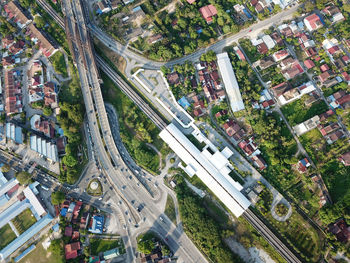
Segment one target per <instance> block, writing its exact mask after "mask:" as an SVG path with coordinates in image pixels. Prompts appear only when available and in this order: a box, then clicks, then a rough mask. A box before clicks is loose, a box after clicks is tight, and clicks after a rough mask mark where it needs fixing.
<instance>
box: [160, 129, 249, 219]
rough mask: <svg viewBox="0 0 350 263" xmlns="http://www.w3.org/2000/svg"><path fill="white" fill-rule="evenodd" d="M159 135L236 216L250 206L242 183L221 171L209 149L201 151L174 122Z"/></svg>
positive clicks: (187, 168)
mask: <svg viewBox="0 0 350 263" xmlns="http://www.w3.org/2000/svg"><path fill="white" fill-rule="evenodd" d="M159 136H160V137H161V138H162V139H163V140H164V141H165V142H166V143H167V144H168V145H169V146H170V148H171V149H172V150H173V151H174V152H175V153H176V154H177V155H178V156H179V157H180V159H181V160H182V161H183V162H185V163H186V170H191V171H193V172H192V174H196V175H197V176H198V178H199V179H201V180H202V181H203V183H205V185H206V186H207V187H208V188H209V189H210V190H211V191H212V192H213V193H214V194H215V195H216V196H217V197H218V198H219V199H220V200H221V201H222V202H223V203H224V204H225V205H226V207H227V208H228V209H230V211H231V212H232V213H233V214H234V215H235V216H236V217H239V216H240V215H242V214H243V212H244V211H245V210H246V209H247V208H248V207H249V206H250V201H249V200H248V199H247V198H246V197H245V196H244V195H243V194H242V193H241V192H240V190H241V189H242V187H241V185H240V184H239V183H237V182H235V181H234V180H232V178H230V177H228V174H226V173H224V172H221V171H220V170H219V169H218V168H217V167H216V166H215V165H214V164H213V162H212V160H210V159H212V158H211V156H209V155H208V153H206V154H204V151H207V150H204V151H203V152H201V151H200V150H199V149H198V148H197V147H196V146H195V145H194V144H193V143H192V142H191V141H190V140H189V139H187V137H186V136H185V135H184V134H183V133H182V132H181V131H180V130H179V129H178V128H177V127H176V126H175V125H174V124H169V125H168V126H167V127H166V128H165V129H164V130H162V131H161V132H160V134H159ZM219 153H220V152H219ZM212 156H215V153H214V155H212ZM237 188H239V189H237Z"/></svg>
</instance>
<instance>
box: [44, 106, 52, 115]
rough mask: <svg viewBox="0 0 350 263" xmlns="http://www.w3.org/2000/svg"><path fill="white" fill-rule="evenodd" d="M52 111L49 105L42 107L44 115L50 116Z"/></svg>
mask: <svg viewBox="0 0 350 263" xmlns="http://www.w3.org/2000/svg"><path fill="white" fill-rule="evenodd" d="M52 112H53V111H52V109H51V108H50V107H48V106H45V107H44V108H43V114H44V115H45V116H51V114H52Z"/></svg>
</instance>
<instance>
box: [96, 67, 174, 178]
mask: <svg viewBox="0 0 350 263" xmlns="http://www.w3.org/2000/svg"><path fill="white" fill-rule="evenodd" d="M101 77H102V79H103V82H104V84H103V89H102V92H103V96H104V99H105V100H106V101H108V102H110V103H111V104H113V106H114V107H115V109H116V110H117V113H118V118H119V125H120V136H121V139H122V141H123V143H124V145H125V147H126V148H127V150H128V152H129V153H130V155H131V156H132V158H133V159H134V160H135V161H136V162H137V164H138V165H140V166H142V167H144V168H145V169H147V170H150V171H151V172H153V173H158V170H159V162H160V160H159V155H158V154H157V153H156V152H154V150H153V149H151V148H150V147H149V146H147V143H151V144H153V145H154V146H155V147H156V148H157V149H158V150H159V151H160V152H161V153H162V156H163V157H164V158H165V157H166V155H167V154H168V153H169V148H168V147H167V146H166V144H165V143H164V142H163V141H162V140H161V139H160V137H159V136H158V134H159V129H158V128H157V127H156V126H155V125H154V123H153V122H152V121H151V120H150V119H149V118H147V117H146V115H145V114H144V113H143V112H142V111H141V110H140V109H139V108H138V107H137V106H136V105H135V104H134V103H133V102H132V101H131V100H130V99H129V98H128V97H127V96H125V95H124V94H123V93H122V92H121V91H120V90H119V89H118V88H117V87H116V86H115V85H114V83H113V82H112V81H111V80H110V79H109V78H108V77H107V76H106V75H105V74H104V73H102V74H101Z"/></svg>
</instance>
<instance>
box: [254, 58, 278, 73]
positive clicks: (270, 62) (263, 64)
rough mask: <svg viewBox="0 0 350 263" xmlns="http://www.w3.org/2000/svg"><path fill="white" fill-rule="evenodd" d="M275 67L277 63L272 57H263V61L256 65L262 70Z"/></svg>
mask: <svg viewBox="0 0 350 263" xmlns="http://www.w3.org/2000/svg"><path fill="white" fill-rule="evenodd" d="M273 65H275V61H274V59H273V58H272V57H271V56H267V57H263V58H262V59H260V60H258V61H257V62H255V63H254V66H255V67H259V68H260V70H264V69H267V68H269V67H271V66H273Z"/></svg>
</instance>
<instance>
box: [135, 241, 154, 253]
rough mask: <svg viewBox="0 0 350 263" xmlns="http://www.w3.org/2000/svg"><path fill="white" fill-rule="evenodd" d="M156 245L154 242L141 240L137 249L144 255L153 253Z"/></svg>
mask: <svg viewBox="0 0 350 263" xmlns="http://www.w3.org/2000/svg"><path fill="white" fill-rule="evenodd" d="M153 248H154V244H153V241H152V240H141V241H139V242H138V243H137V249H138V250H139V251H140V252H141V253H144V254H150V253H152V250H153Z"/></svg>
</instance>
